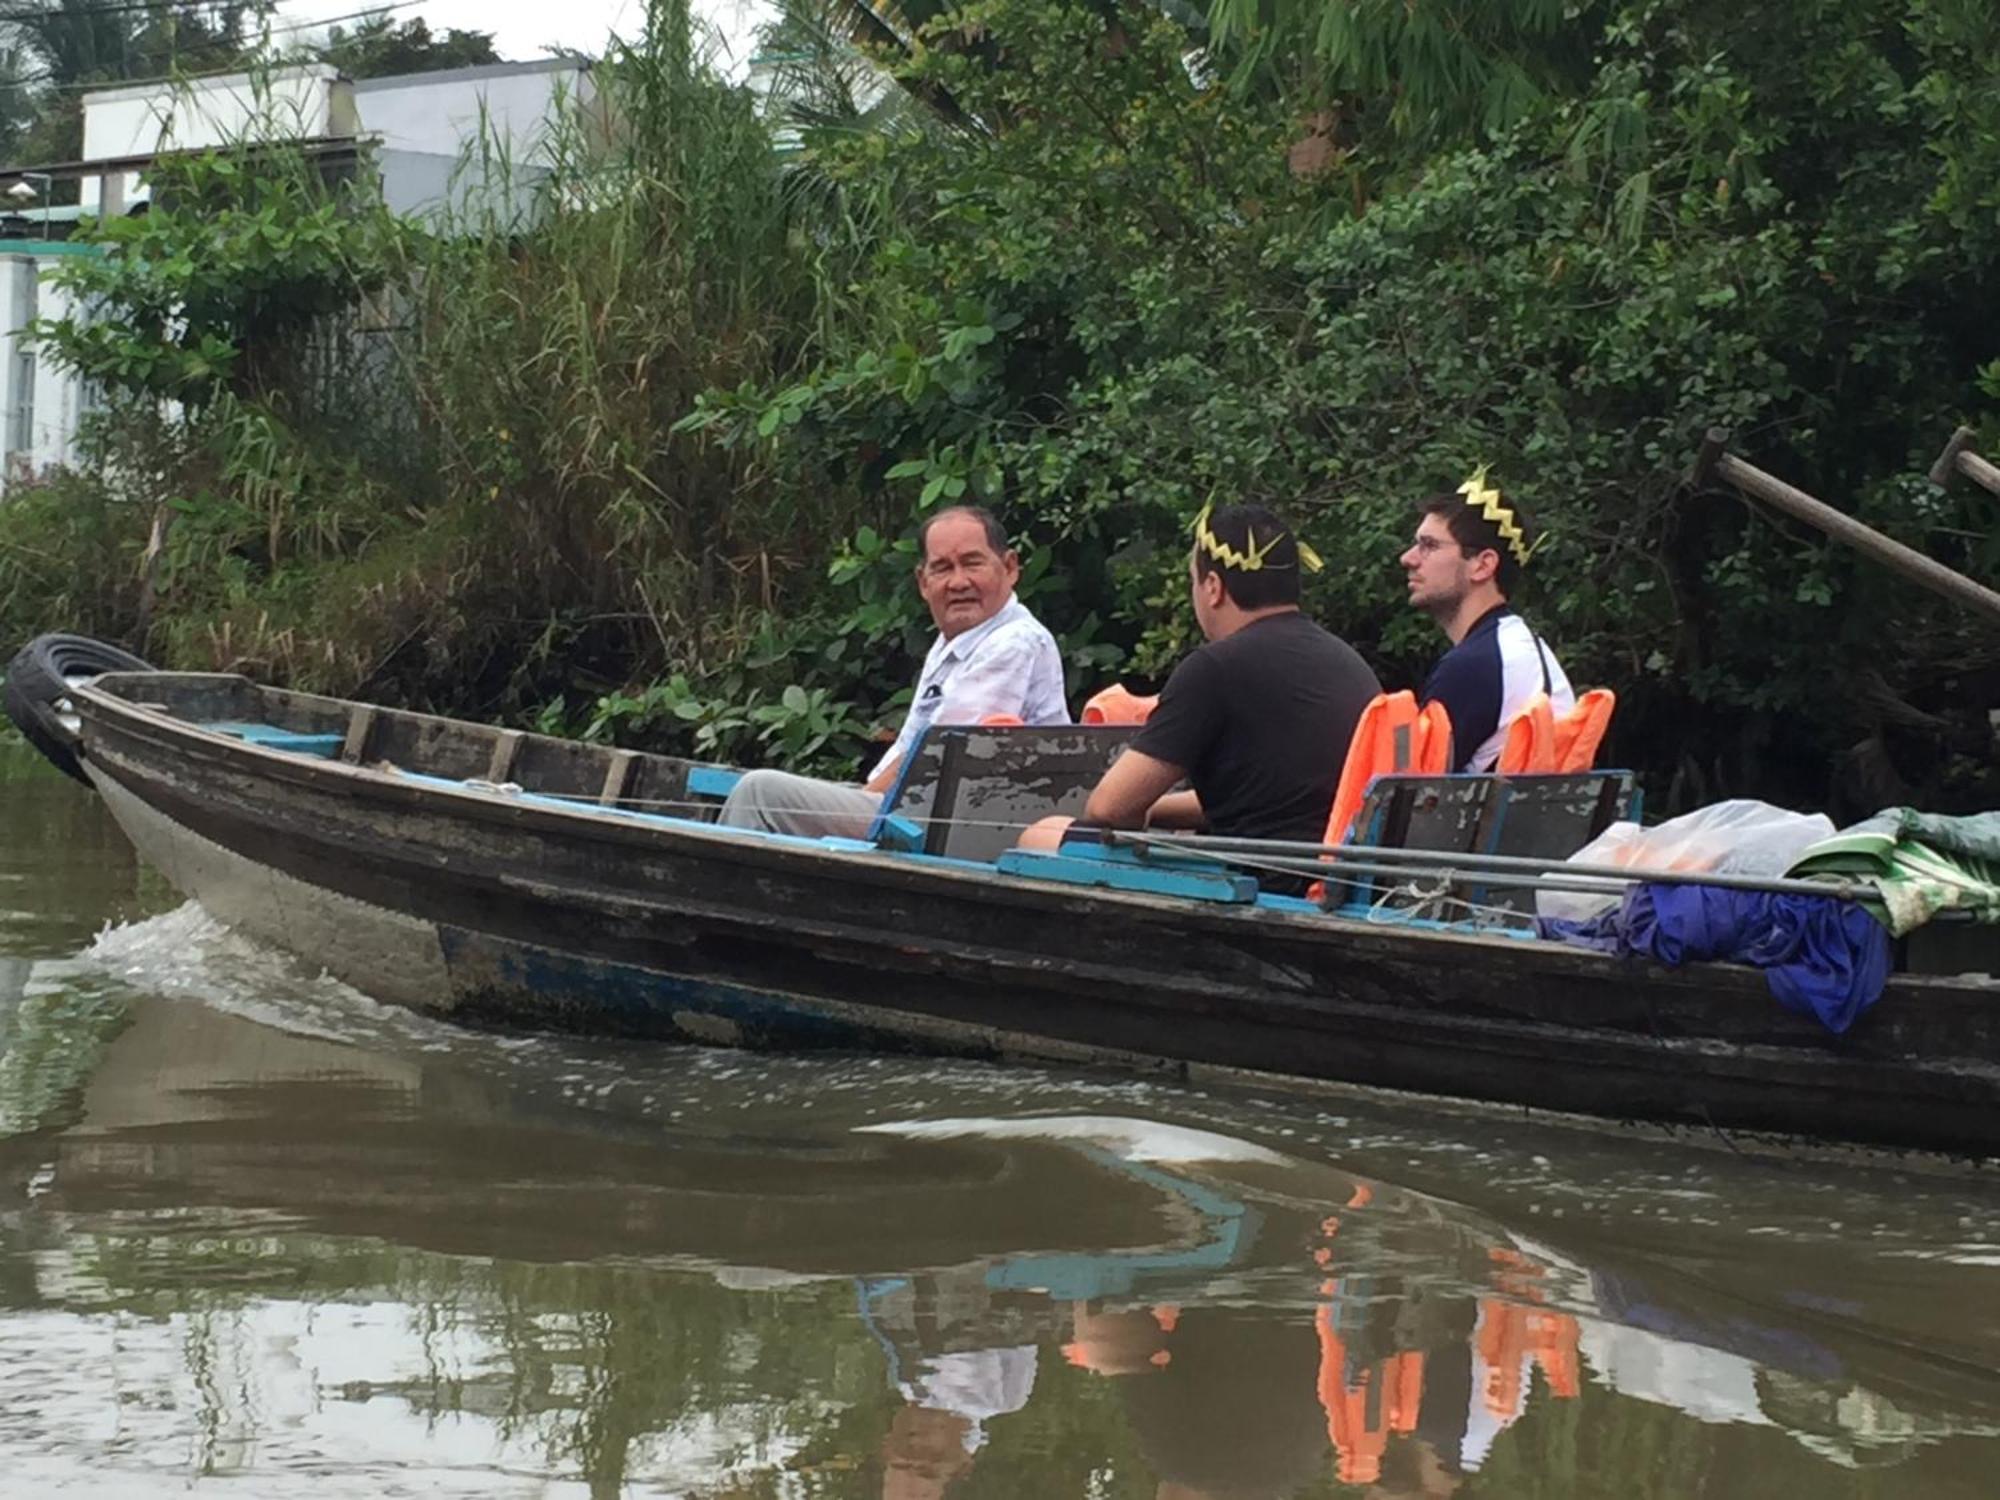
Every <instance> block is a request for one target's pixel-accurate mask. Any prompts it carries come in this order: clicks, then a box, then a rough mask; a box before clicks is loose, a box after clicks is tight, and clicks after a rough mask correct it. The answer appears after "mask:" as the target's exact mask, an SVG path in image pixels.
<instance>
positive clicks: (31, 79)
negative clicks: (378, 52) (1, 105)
mask: <svg viewBox="0 0 2000 1500" xmlns="http://www.w3.org/2000/svg"><path fill="white" fill-rule="evenodd" d="M423 3H424V0H389V3H387V4H383V5H371V6H370V7H369V8H368V9H367V10H358V11H354V12H352V13H351V14H348V15H344V16H325V17H322V18H320V19H318V20H314V21H298V22H295V23H293V24H292V25H290V26H273V27H267V28H266V29H265V30H264V31H262V32H260V33H259V36H260V37H262V38H266V39H268V38H270V37H274V36H282V35H285V34H286V33H288V32H295V31H311V30H313V29H315V28H316V27H320V26H337V25H339V24H340V23H341V22H342V21H363V20H367V19H369V18H371V17H374V16H386V15H388V14H389V13H390V12H392V11H398V10H408V9H410V8H411V7H412V6H416V5H422V4H423ZM185 76H186V75H185V74H179V73H161V74H158V75H156V76H155V77H151V78H92V79H88V80H79V81H77V82H73V83H50V82H49V80H50V79H52V78H54V77H55V74H54V73H52V72H50V73H34V74H30V75H28V76H26V77H19V78H5V77H0V86H5V85H8V84H12V85H13V86H14V87H15V88H25V87H27V86H28V85H30V84H37V83H46V84H48V92H49V93H52V94H59V93H85V94H87V93H91V92H93V91H94V90H97V89H119V88H131V87H135V86H137V85H139V84H142V83H178V82H180V81H181V80H182V79H183V78H184V77H185Z"/></svg>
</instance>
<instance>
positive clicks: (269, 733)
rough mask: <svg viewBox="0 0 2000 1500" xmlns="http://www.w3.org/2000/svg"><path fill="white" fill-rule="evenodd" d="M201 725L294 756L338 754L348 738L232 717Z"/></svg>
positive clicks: (326, 757)
mask: <svg viewBox="0 0 2000 1500" xmlns="http://www.w3.org/2000/svg"><path fill="white" fill-rule="evenodd" d="M201 727H202V728H204V729H209V730H213V731H214V732H215V733H217V734H226V735H229V736H231V737H232V738H234V739H239V740H242V741H243V742H244V743H245V744H246V745H260V746H262V747H263V748H264V749H266V750H289V751H291V752H292V753H293V754H295V755H315V756H318V757H320V758H321V759H323V760H324V759H328V758H330V757H332V756H335V755H338V754H340V747H341V746H342V745H343V744H345V743H346V738H347V737H346V736H345V735H340V734H301V733H299V732H297V731H296V730H291V729H280V728H279V727H278V726H277V725H275V724H248V723H239V722H236V721H233V720H222V721H218V722H217V723H213V724H204V725H202V726H201Z"/></svg>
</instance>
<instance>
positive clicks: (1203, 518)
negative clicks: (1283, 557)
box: [1194, 500, 1326, 573]
mask: <svg viewBox="0 0 2000 1500" xmlns="http://www.w3.org/2000/svg"><path fill="white" fill-rule="evenodd" d="M1214 510H1215V502H1214V501H1213V500H1211V501H1209V502H1208V504H1206V505H1204V506H1203V507H1202V508H1201V514H1200V515H1198V516H1196V517H1195V518H1194V544H1195V546H1197V547H1199V548H1200V549H1201V550H1202V551H1203V552H1206V553H1207V554H1208V555H1209V556H1210V557H1212V558H1214V559H1215V560H1216V561H1217V562H1218V563H1220V564H1221V565H1222V566H1223V567H1225V568H1230V569H1233V570H1234V571H1236V572H1238V573H1255V572H1257V571H1258V570H1259V569H1261V568H1262V567H1263V566H1264V560H1265V559H1266V558H1268V557H1269V556H1270V555H1271V549H1272V548H1273V547H1275V546H1277V545H1278V543H1280V542H1282V541H1283V540H1284V539H1285V532H1284V530H1283V529H1282V528H1281V529H1280V530H1279V531H1278V532H1277V533H1276V535H1274V536H1273V537H1272V538H1271V539H1270V540H1269V541H1267V542H1265V543H1263V544H1262V545H1261V546H1260V545H1258V542H1257V533H1256V531H1255V530H1254V529H1253V530H1251V531H1250V533H1249V535H1248V538H1247V541H1248V544H1249V550H1248V551H1247V552H1246V551H1243V550H1241V549H1239V548H1236V547H1232V546H1230V545H1229V543H1227V542H1225V541H1224V540H1223V539H1222V538H1221V537H1219V536H1217V535H1216V534H1215V533H1214V532H1213V531H1212V530H1210V529H1209V524H1208V518H1209V516H1210V514H1211V513H1212V512H1213V511H1214ZM1294 544H1295V545H1296V546H1297V547H1298V549H1299V564H1298V565H1299V566H1300V567H1302V568H1304V569H1305V570H1306V571H1307V572H1308V573H1317V572H1318V571H1319V570H1320V569H1321V568H1323V567H1325V566H1326V564H1324V563H1323V562H1321V561H1320V558H1319V554H1318V553H1317V552H1315V551H1313V549H1312V548H1310V547H1308V546H1307V545H1306V544H1305V543H1304V542H1301V541H1298V540H1297V539H1296V538H1294ZM1271 566H1272V567H1274V568H1288V567H1290V566H1292V565H1291V564H1290V563H1272V564H1271Z"/></svg>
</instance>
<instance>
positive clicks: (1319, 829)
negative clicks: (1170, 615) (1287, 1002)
mask: <svg viewBox="0 0 2000 1500" xmlns="http://www.w3.org/2000/svg"><path fill="white" fill-rule="evenodd" d="M1194 537H1195V541H1194V550H1193V553H1192V555H1191V556H1190V558H1189V561H1188V587H1189V591H1190V592H1191V593H1192V595H1193V597H1194V614H1195V619H1196V621H1197V622H1198V623H1199V624H1200V626H1201V633H1202V634H1203V635H1204V636H1206V637H1207V638H1208V644H1207V645H1205V646H1203V647H1201V648H1200V649H1199V650H1197V651H1195V652H1194V654H1193V655H1191V656H1189V657H1188V658H1187V659H1186V660H1185V661H1183V662H1182V663H1181V664H1180V665H1179V666H1178V667H1176V668H1175V669H1174V674H1173V676H1172V677H1170V678H1169V679H1168V680H1167V685H1166V688H1165V690H1164V691H1163V692H1162V693H1161V694H1160V701H1159V705H1158V706H1157V707H1156V708H1155V709H1154V710H1153V712H1152V716H1151V717H1150V718H1148V719H1147V721H1146V724H1145V727H1144V728H1142V729H1141V730H1140V731H1139V733H1138V735H1137V736H1136V737H1135V738H1134V739H1133V741H1132V744H1131V746H1130V748H1128V749H1127V750H1126V752H1125V753H1124V754H1123V755H1121V756H1120V757H1119V758H1118V759H1117V761H1115V762H1114V763H1113V764H1112V766H1111V769H1110V770H1108V771H1106V772H1105V773H1104V779H1103V780H1102V781H1100V782H1098V784H1097V786H1096V789H1095V790H1093V791H1092V792H1091V794H1090V801H1089V803H1088V805H1087V806H1086V807H1085V809H1084V818H1085V819H1086V820H1087V821H1089V822H1091V823H1095V824H1098V825H1100V826H1104V827H1110V828H1145V827H1152V828H1178V829H1196V830H1201V831H1204V832H1208V833H1213V834H1220V835H1227V836H1230V837H1235V838H1267V839H1298V840H1303V841H1307V842H1316V841H1317V840H1319V839H1320V838H1322V837H1324V835H1325V833H1326V820H1327V814H1328V812H1329V811H1330V810H1331V808H1332V806H1333V794H1334V790H1335V788H1336V787H1338V786H1339V784H1340V771H1341V767H1342V765H1343V764H1345V762H1346V759H1347V746H1348V742H1349V741H1351V740H1352V739H1353V738H1354V725H1355V722H1356V721H1357V720H1358V719H1359V718H1360V717H1361V712H1362V710H1363V709H1365V708H1366V707H1367V706H1368V702H1369V700H1370V699H1372V698H1373V697H1374V696H1375V695H1376V694H1377V693H1379V692H1380V691H1381V690H1382V685H1381V684H1380V683H1379V682H1377V681H1376V679H1375V674H1374V673H1373V672H1372V671H1370V670H1369V668H1368V664H1367V663H1366V662H1364V661H1363V660H1362V659H1361V658H1360V656H1359V655H1357V654H1356V652H1355V650H1354V648H1353V647H1352V646H1350V645H1348V644H1347V642H1345V641H1343V640H1341V639H1340V638H1339V637H1337V636H1333V635H1329V634H1328V633H1327V632H1326V631H1324V630H1322V629H1320V627H1319V626H1317V625H1315V624H1314V623H1313V622H1312V621H1311V620H1308V619H1307V618H1306V617H1305V616H1304V615H1302V614H1300V613H1299V572H1300V569H1301V567H1309V568H1317V567H1318V566H1319V559H1318V558H1316V557H1314V556H1313V555H1312V552H1311V550H1310V549H1309V548H1304V547H1301V546H1300V545H1299V542H1298V539H1297V538H1296V537H1295V536H1293V535H1292V532H1291V528H1290V527H1288V526H1286V525H1285V524H1284V522H1282V521H1280V520H1279V519H1278V518H1277V517H1276V516H1275V515H1273V514H1272V513H1271V512H1270V511H1269V510H1266V509H1265V508H1264V507H1263V506H1261V505H1231V506H1225V507H1224V508H1223V509H1221V510H1218V511H1215V512H1214V513H1213V514H1211V513H1210V512H1209V511H1207V510H1204V511H1203V512H1202V514H1201V516H1200V518H1199V519H1198V520H1197V521H1196V522H1195V531H1194ZM1183 778H1185V779H1186V780H1187V782H1188V783H1189V785H1190V786H1192V787H1193V790H1192V791H1185V792H1169V790H1168V789H1169V788H1170V787H1172V786H1173V785H1175V783H1177V782H1179V781H1181V780H1182V779H1183Z"/></svg>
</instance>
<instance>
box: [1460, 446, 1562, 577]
mask: <svg viewBox="0 0 2000 1500" xmlns="http://www.w3.org/2000/svg"><path fill="white" fill-rule="evenodd" d="M1491 467H1492V465H1491V464H1481V465H1480V466H1479V467H1478V468H1476V469H1474V470H1473V471H1472V473H1471V475H1470V476H1469V477H1468V478H1467V479H1466V481H1465V483H1464V484H1461V485H1460V486H1459V487H1458V492H1459V493H1460V494H1461V495H1463V496H1465V503H1466V504H1467V505H1469V506H1471V507H1472V508H1473V509H1474V510H1476V511H1478V512H1479V513H1480V514H1481V515H1482V516H1484V517H1486V519H1487V520H1489V521H1491V522H1492V523H1493V525H1494V527H1495V529H1496V530H1498V531H1499V533H1500V537H1501V540H1502V541H1504V542H1506V544H1507V550H1508V551H1509V552H1511V553H1513V554H1514V561H1516V562H1517V563H1519V564H1521V566H1522V567H1526V566H1527V565H1528V559H1529V558H1531V557H1533V556H1534V555H1535V547H1539V546H1541V545H1542V538H1540V537H1536V538H1535V544H1534V546H1533V547H1531V546H1529V545H1528V538H1527V536H1526V535H1525V534H1524V533H1523V532H1522V530H1521V522H1520V520H1519V519H1518V518H1517V517H1516V516H1515V514H1514V508H1513V507H1512V506H1511V505H1509V504H1508V503H1507V502H1506V501H1505V500H1502V499H1501V498H1500V492H1499V491H1498V490H1497V489H1495V488H1493V486H1492V485H1490V484H1488V483H1487V482H1486V471H1487V470H1488V469H1490V468H1491Z"/></svg>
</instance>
